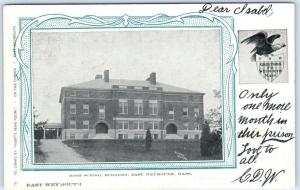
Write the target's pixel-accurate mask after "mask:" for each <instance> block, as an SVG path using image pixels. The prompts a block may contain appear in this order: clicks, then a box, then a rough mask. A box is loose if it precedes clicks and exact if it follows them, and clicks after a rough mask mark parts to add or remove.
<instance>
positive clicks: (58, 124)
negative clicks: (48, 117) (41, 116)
mask: <svg viewBox="0 0 300 190" xmlns="http://www.w3.org/2000/svg"><path fill="white" fill-rule="evenodd" d="M44 127H45V128H62V124H61V123H46V124H45V126H44Z"/></svg>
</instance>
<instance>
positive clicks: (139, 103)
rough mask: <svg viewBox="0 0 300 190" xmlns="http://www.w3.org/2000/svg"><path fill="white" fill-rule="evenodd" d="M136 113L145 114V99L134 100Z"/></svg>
mask: <svg viewBox="0 0 300 190" xmlns="http://www.w3.org/2000/svg"><path fill="white" fill-rule="evenodd" d="M134 114H135V115H143V100H134Z"/></svg>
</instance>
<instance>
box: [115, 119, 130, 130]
mask: <svg viewBox="0 0 300 190" xmlns="http://www.w3.org/2000/svg"><path fill="white" fill-rule="evenodd" d="M117 126H118V129H129V122H128V121H118V122H117Z"/></svg>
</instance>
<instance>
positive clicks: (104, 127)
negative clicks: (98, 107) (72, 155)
mask: <svg viewBox="0 0 300 190" xmlns="http://www.w3.org/2000/svg"><path fill="white" fill-rule="evenodd" d="M96 133H108V126H107V125H106V124H105V123H98V124H97V125H96Z"/></svg>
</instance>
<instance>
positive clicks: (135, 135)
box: [134, 134, 144, 139]
mask: <svg viewBox="0 0 300 190" xmlns="http://www.w3.org/2000/svg"><path fill="white" fill-rule="evenodd" d="M134 139H144V135H143V134H134Z"/></svg>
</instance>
